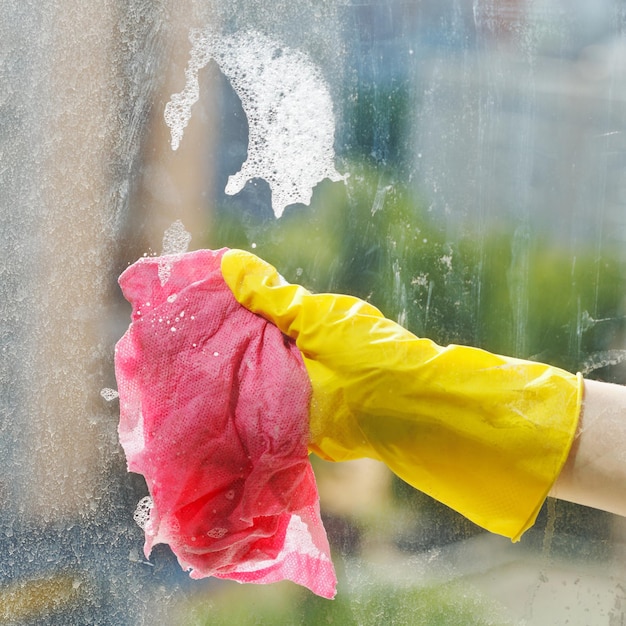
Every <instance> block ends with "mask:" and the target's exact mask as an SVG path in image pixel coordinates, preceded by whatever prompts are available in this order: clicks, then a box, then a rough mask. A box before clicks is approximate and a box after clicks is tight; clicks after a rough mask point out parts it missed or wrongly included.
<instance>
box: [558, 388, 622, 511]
mask: <svg viewBox="0 0 626 626" xmlns="http://www.w3.org/2000/svg"><path fill="white" fill-rule="evenodd" d="M550 495H551V496H553V497H555V498H559V499H562V500H568V501H570V502H576V503H578V504H583V505H585V506H590V507H594V508H597V509H601V510H604V511H609V512H611V513H616V514H618V515H624V516H626V387H623V386H621V385H614V384H610V383H603V382H598V381H593V380H585V386H584V397H583V408H582V412H581V416H580V421H579V424H578V430H577V433H576V439H575V441H574V444H573V446H572V449H571V451H570V454H569V457H568V460H567V463H566V464H565V466H564V468H563V471H562V472H561V474H560V476H559V478H558V479H557V481H556V483H555V485H554V487H553V489H552V491H551V492H550Z"/></svg>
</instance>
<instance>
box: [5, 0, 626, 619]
mask: <svg viewBox="0 0 626 626" xmlns="http://www.w3.org/2000/svg"><path fill="white" fill-rule="evenodd" d="M101 4H102V3H95V4H93V5H91V4H86V3H81V2H78V1H76V0H55V1H54V2H48V3H42V4H36V3H22V2H18V1H17V0H8V1H5V2H4V3H1V4H0V34H1V37H0V84H1V87H2V89H1V91H0V181H1V187H2V196H1V199H0V202H1V206H2V210H1V214H0V215H1V220H2V221H1V223H0V241H1V246H0V277H1V280H0V347H1V351H2V358H1V360H0V385H1V389H2V393H1V395H0V622H2V623H11V624H93V623H97V624H111V625H121V624H144V623H146V624H147V623H151V624H152V623H162V624H176V625H178V624H190V625H191V624H193V625H200V624H303V625H305V624H307V625H308V624H318V623H319V624H326V623H336V624H380V623H393V624H521V623H524V624H548V623H549V624H565V623H568V624H590V623H599V624H600V623H601V624H621V623H622V622H623V621H624V611H625V610H626V609H624V601H625V600H626V592H625V591H624V589H625V588H626V571H625V566H624V559H623V556H624V548H623V542H624V536H625V533H626V524H625V523H624V520H623V519H621V518H619V517H617V516H612V515H610V514H608V513H603V512H600V511H596V510H593V509H588V508H585V507H582V506H577V505H573V504H568V503H566V502H562V501H555V500H551V499H549V500H548V501H547V502H546V504H545V505H544V508H543V509H542V511H541V513H540V515H539V518H538V521H537V523H536V524H535V526H534V527H533V528H532V529H531V530H530V531H528V532H527V533H526V534H525V535H524V536H523V538H522V540H521V542H519V543H517V544H513V543H511V542H510V541H509V540H508V539H505V538H502V537H499V536H495V535H491V534H489V533H487V532H485V531H483V530H481V529H480V528H478V527H477V526H474V525H473V524H472V523H471V522H469V521H467V520H465V519H464V518H462V517H461V516H460V515H458V514H456V513H454V512H452V511H451V510H449V509H447V508H446V507H445V506H443V505H441V504H439V503H437V502H435V501H434V500H432V499H430V498H428V497H427V496H425V495H423V494H420V493H419V492H417V491H415V490H414V489H412V488H411V487H409V486H407V485H406V484H404V483H403V482H402V481H400V479H398V478H396V477H394V476H393V475H392V474H391V473H390V472H389V471H388V470H387V469H386V468H385V467H384V466H383V465H382V464H380V463H376V462H374V461H368V460H363V461H354V462H349V463H344V464H331V463H326V462H323V461H321V460H319V459H316V458H312V463H313V466H314V470H315V473H316V477H317V481H318V486H319V490H320V499H321V509H322V515H323V519H324V523H325V526H326V529H327V531H328V536H329V540H330V544H331V549H332V552H333V559H334V562H335V566H336V568H337V573H338V577H339V585H338V593H337V597H336V599H335V600H333V601H328V600H324V599H321V598H317V597H315V596H314V595H313V594H311V593H310V592H309V591H307V590H306V589H303V588H300V587H298V586H296V585H294V584H292V583H288V582H284V583H277V584H274V585H270V586H256V585H238V584H237V583H233V582H228V581H220V580H217V579H204V580H191V579H190V578H189V576H188V574H187V573H185V572H183V571H182V570H181V568H180V567H179V565H178V563H177V562H176V559H175V557H174V556H173V555H172V553H171V551H170V550H169V548H168V547H167V546H164V545H159V546H157V547H156V548H155V549H154V551H153V553H152V555H151V557H150V559H149V560H148V559H146V558H145V556H144V554H143V541H144V534H143V531H142V530H141V528H139V526H138V525H137V524H136V523H135V522H134V520H133V513H134V511H135V507H136V505H137V502H139V501H140V500H141V499H142V498H143V497H144V496H146V494H147V489H146V485H145V482H144V481H143V479H142V478H141V476H138V475H135V474H130V473H127V471H126V461H125V458H124V454H123V451H122V449H121V447H120V445H119V442H118V436H117V421H118V417H119V404H118V401H117V398H116V391H115V390H116V380H115V376H114V371H113V349H114V345H115V343H116V341H117V340H118V339H119V338H120V336H121V335H122V333H123V332H124V331H125V329H126V327H127V326H128V323H129V313H130V309H129V307H128V304H127V303H126V302H125V300H124V299H123V298H122V295H121V293H120V291H119V288H118V286H117V282H116V281H117V277H118V275H119V274H120V273H121V272H122V271H123V270H124V269H125V268H126V267H127V266H128V265H129V264H130V263H132V262H134V261H135V260H137V259H138V258H140V257H142V256H151V255H159V254H161V253H162V252H163V251H165V252H173V251H174V252H175V251H180V250H181V249H182V248H184V247H186V246H188V248H189V249H191V250H195V249H199V248H206V247H209V248H221V247H239V248H243V249H246V250H250V251H254V252H255V253H256V254H258V255H259V256H261V257H262V258H264V259H266V260H267V261H269V262H271V263H273V264H274V265H275V266H276V267H277V268H279V270H280V272H281V273H282V274H283V275H284V276H285V278H286V279H287V280H289V281H292V282H298V283H300V284H303V285H305V286H306V287H308V288H309V289H311V290H313V291H317V292H321V291H330V292H339V293H349V294H352V295H355V296H359V297H361V298H363V299H366V300H367V301H369V302H371V303H372V304H374V305H376V306H377V307H379V308H380V309H381V310H382V311H383V312H384V314H385V315H386V316H387V317H389V318H392V319H394V320H396V321H398V322H399V323H400V324H402V325H403V326H405V327H406V328H408V329H410V330H411V331H412V332H414V333H415V334H417V335H419V336H425V337H430V338H431V339H433V340H435V341H436V342H437V343H439V344H442V345H446V344H448V343H460V344H469V345H475V346H479V347H482V348H485V349H487V350H490V351H493V352H496V353H501V354H507V355H511V356H518V357H522V358H525V359H531V360H539V361H543V362H549V363H552V364H555V365H558V366H561V367H564V368H565V369H568V370H570V371H580V372H582V373H583V374H584V375H585V376H587V377H589V378H598V379H600V380H605V381H610V382H616V383H626V370H625V369H624V363H625V362H626V351H625V349H624V346H623V343H622V342H623V341H624V336H625V330H626V328H625V323H624V322H625V319H626V317H625V316H626V313H625V311H624V306H625V301H624V297H623V294H624V291H625V290H624V286H625V285H624V283H625V278H626V277H625V272H624V262H625V260H626V259H625V258H624V251H623V250H624V239H625V238H626V230H625V229H626V221H625V217H624V216H625V215H626V143H625V141H626V139H625V137H626V135H625V134H624V125H625V122H626V116H625V112H626V111H625V105H624V102H625V101H626V61H625V59H626V56H625V51H626V48H625V46H626V43H625V42H626V39H625V37H626V31H625V28H626V7H625V6H624V4H623V3H622V2H621V0H576V1H575V2H571V1H570V2H566V1H565V0H558V1H557V0H551V1H548V0H527V1H523V0H519V1H514V0H502V1H496V0H474V1H473V2H461V1H460V0H421V1H415V2H401V1H399V0H378V1H375V2H357V1H352V0H335V1H332V0H328V1H326V0H324V1H323V2H313V1H312V0H309V1H305V0H295V1H291V2H283V1H282V0H281V1H280V2H275V3H267V2H262V1H258V2H257V1H250V0H248V1H245V0H240V1H237V0H228V1H223V2H215V3H209V2H196V1H192V0H189V1H187V2H183V3H174V2H168V1H167V0H158V1H153V2H147V1H143V0H131V1H130V2H108V3H104V4H102V6H101ZM173 225H174V226H173ZM187 234H188V235H189V236H190V241H187Z"/></svg>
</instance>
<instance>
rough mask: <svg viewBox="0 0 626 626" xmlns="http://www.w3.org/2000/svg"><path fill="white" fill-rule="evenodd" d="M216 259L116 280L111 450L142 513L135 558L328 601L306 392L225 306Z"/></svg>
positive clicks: (168, 261)
mask: <svg viewBox="0 0 626 626" xmlns="http://www.w3.org/2000/svg"><path fill="white" fill-rule="evenodd" d="M223 252H224V251H223V250H221V251H211V250H198V251H196V252H190V253H186V254H180V255H171V256H164V257H145V258H142V259H140V260H139V261H137V263H135V264H134V265H132V266H130V267H129V268H128V269H127V270H126V271H125V272H124V273H123V274H122V276H121V277H120V285H121V287H122V291H123V293H124V296H125V297H126V298H127V299H128V300H129V302H130V303H131V305H132V322H131V324H130V327H129V328H128V331H127V332H126V333H125V334H124V336H123V337H122V338H121V339H120V341H119V342H118V344H117V346H116V350H115V370H116V376H117V383H118V392H119V396H120V424H119V437H120V442H121V444H122V447H123V448H124V451H125V453H126V458H127V462H128V469H129V471H132V472H137V473H140V474H143V476H144V477H145V479H146V483H147V485H148V489H149V492H150V495H151V497H152V500H153V508H152V509H151V510H150V514H149V519H148V520H147V523H146V526H145V533H146V542H145V553H146V556H149V555H150V552H151V550H152V547H153V546H154V545H155V544H158V543H167V544H169V546H170V547H171V549H172V550H173V552H174V553H175V554H176V556H177V558H178V561H179V563H180V564H181V566H182V567H183V568H184V569H186V570H191V573H190V575H191V577H192V578H201V577H205V576H217V577H220V578H231V579H234V580H237V581H240V582H255V583H269V582H275V581H278V580H282V579H288V580H292V581H294V582H296V583H298V584H301V585H304V586H306V587H308V588H309V589H311V591H313V592H314V593H316V594H318V595H320V596H323V597H326V598H332V597H333V596H334V595H335V586H336V578H335V573H334V569H333V566H332V562H331V560H330V549H329V546H328V540H327V538H326V533H325V531H324V527H323V525H322V521H321V518H320V512H319V498H318V492H317V486H316V484H315V477H314V475H313V471H312V468H311V465H310V462H309V459H308V452H307V442H308V407H309V399H310V394H311V385H310V381H309V379H308V376H307V373H306V370H305V367H304V364H303V362H302V357H301V355H300V353H299V351H298V350H297V348H296V347H295V345H294V344H293V342H291V341H290V340H288V339H286V338H285V337H284V336H283V335H282V334H281V332H280V331H279V330H278V329H277V328H276V327H275V326H273V325H272V324H270V323H269V322H267V321H266V320H264V319H262V318H261V317H258V316H257V315H254V314H253V313H251V312H249V311H248V310H247V309H245V308H244V307H242V306H240V305H239V304H238V303H237V301H236V300H235V298H234V297H233V295H232V293H231V292H230V290H229V289H228V287H227V285H226V283H225V282H224V280H223V278H222V274H221V271H220V259H221V257H222V255H223Z"/></svg>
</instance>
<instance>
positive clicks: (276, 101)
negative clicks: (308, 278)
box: [165, 29, 345, 217]
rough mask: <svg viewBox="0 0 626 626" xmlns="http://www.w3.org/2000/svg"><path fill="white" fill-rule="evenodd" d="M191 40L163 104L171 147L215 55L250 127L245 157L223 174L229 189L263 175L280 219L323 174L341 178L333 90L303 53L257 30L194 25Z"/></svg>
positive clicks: (308, 198)
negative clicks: (175, 87)
mask: <svg viewBox="0 0 626 626" xmlns="http://www.w3.org/2000/svg"><path fill="white" fill-rule="evenodd" d="M190 40H191V42H192V50H191V56H190V60H189V64H188V66H187V69H186V70H185V77H186V85H185V88H184V89H183V91H181V92H180V93H177V94H173V95H172V97H171V99H170V101H169V102H168V104H167V105H166V107H165V122H166V124H167V125H168V126H169V128H170V131H171V139H172V149H174V150H176V149H177V148H178V146H179V144H180V141H181V139H182V137H183V132H184V129H185V127H186V126H187V123H188V122H189V119H190V117H191V107H192V105H193V104H194V103H195V102H196V101H197V100H198V98H199V93H200V90H199V84H198V71H199V70H200V69H202V68H203V67H204V66H205V65H206V64H207V63H208V62H209V60H210V59H213V60H214V61H215V62H216V63H217V64H218V66H219V68H220V70H221V71H222V72H223V73H224V75H225V76H226V77H227V78H228V79H229V81H230V83H231V85H232V87H233V89H234V90H235V92H236V93H237V95H238V96H239V98H240V100H241V104H242V107H243V110H244V112H245V114H246V116H247V118H248V126H249V145H248V158H247V159H246V161H245V162H244V164H243V165H242V167H241V170H240V171H239V172H237V173H236V174H234V175H232V176H231V177H230V178H229V179H228V183H227V185H226V189H225V191H226V193H227V194H229V195H234V194H236V193H238V192H239V191H241V190H242V189H243V187H244V185H245V184H246V182H247V181H248V180H250V179H252V178H263V179H264V180H266V181H267V182H268V183H269V185H270V188H271V190H272V208H273V210H274V213H275V215H276V217H280V216H281V215H282V214H283V211H284V210H285V207H286V206H288V205H290V204H296V203H302V204H309V203H310V201H311V196H312V194H313V188H314V187H315V185H317V184H318V183H319V182H320V181H322V180H324V179H325V178H328V179H330V180H332V181H340V180H344V179H345V176H342V175H341V174H339V173H338V172H337V170H336V169H335V166H334V159H335V152H334V145H333V144H334V138H335V117H334V114H333V107H332V100H331V97H330V93H329V90H328V87H327V86H326V82H325V80H324V78H323V76H322V74H321V72H320V71H319V69H318V68H317V67H316V66H315V65H314V63H313V62H312V61H311V60H310V59H309V57H308V56H307V55H305V54H304V53H302V52H300V51H298V50H294V49H292V48H289V47H287V46H283V45H281V44H279V43H277V42H276V41H274V40H272V39H270V38H268V37H266V36H265V35H262V34H261V33H258V32H254V31H248V32H244V33H240V34H236V35H230V36H222V35H218V34H216V33H215V32H214V31H212V30H210V29H209V30H196V29H194V30H192V31H191V34H190Z"/></svg>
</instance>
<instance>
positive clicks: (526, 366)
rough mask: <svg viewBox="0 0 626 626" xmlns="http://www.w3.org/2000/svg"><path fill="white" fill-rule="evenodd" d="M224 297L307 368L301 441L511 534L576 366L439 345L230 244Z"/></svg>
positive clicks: (558, 438) (530, 512)
mask: <svg viewBox="0 0 626 626" xmlns="http://www.w3.org/2000/svg"><path fill="white" fill-rule="evenodd" d="M222 273H223V275H224V279H225V280H226V283H227V284H228V286H229V287H230V289H231V290H232V292H233V294H234V296H235V298H236V299H237V300H238V301H239V302H240V303H241V304H242V305H243V306H245V307H246V308H248V309H249V310H251V311H253V312H255V313H257V314H259V315H262V316H263V317H265V318H266V319H268V320H269V321H270V322H272V323H274V324H275V325H276V326H277V327H278V328H279V329H280V330H281V331H282V332H283V333H285V334H286V335H288V336H289V337H291V338H292V339H293V340H295V342H296V345H297V346H298V348H299V350H300V351H301V353H302V355H303V358H304V363H305V366H306V368H307V372H308V374H309V377H310V379H311V384H312V388H313V398H312V401H311V409H310V423H309V427H310V435H311V439H310V446H309V448H310V450H311V451H313V452H315V453H317V454H319V455H320V456H322V457H323V458H325V459H328V460H334V461H341V460H348V459H353V458H359V457H370V458H374V459H379V460H381V461H383V462H385V463H386V464H387V465H388V466H389V467H390V468H391V469H392V470H393V471H394V472H395V473H396V474H398V476H400V477H401V478H402V479H403V480H405V481H406V482H408V483H410V484H411V485H413V486H414V487H416V488H417V489H420V490H421V491H423V492H425V493H427V494H429V495H431V496H432V497H434V498H436V499H437V500H439V501H441V502H443V503H445V504H447V505H448V506H450V507H451V508H453V509H455V510H457V511H459V512H460V513H462V514H463V515H465V516H466V517H468V518H469V519H471V520H472V521H474V522H475V523H477V524H479V525H481V526H483V527H484V528H487V529H488V530H490V531H492V532H495V533H499V534H502V535H505V536H507V537H510V538H512V539H513V540H517V539H519V537H520V536H521V534H522V533H523V532H524V531H525V530H526V529H527V528H529V527H530V526H531V525H532V524H533V523H534V520H535V518H536V516H537V514H538V512H539V509H540V507H541V505H542V503H543V501H544V500H545V498H546V496H547V494H548V492H549V490H550V488H551V487H552V485H553V483H554V481H555V480H556V477H557V476H558V475H559V473H560V471H561V469H562V467H563V465H564V463H565V460H566V459H567V455H568V453H569V449H570V447H571V443H572V441H573V438H574V434H575V431H576V427H577V423H578V417H579V414H580V407H581V401H582V377H581V376H575V375H573V374H570V373H569V372H566V371H564V370H560V369H558V368H554V367H551V366H548V365H544V364H541V363H535V362H530V361H523V360H519V359H512V358H508V357H503V356H499V355H494V354H491V353H489V352H486V351H484V350H480V349H477V348H471V347H467V346H454V345H451V346H448V347H440V346H438V345H436V344H435V343H433V342H432V341H430V340H428V339H421V338H418V337H416V336H415V335H413V334H412V333H410V332H409V331H407V330H406V329H404V328H402V327H401V326H399V325H398V324H396V323H395V322H392V321H391V320H388V319H386V318H385V317H383V315H382V313H381V312H380V311H378V309H376V308H375V307H373V306H372V305H370V304H368V303H366V302H363V301H361V300H359V299H357V298H354V297H352V296H344V295H335V294H311V293H310V292H308V291H307V290H306V289H304V288H302V287H299V286H297V285H289V284H286V283H285V281H284V280H282V278H281V277H280V276H279V274H278V272H277V271H276V270H275V269H274V268H273V267H272V266H271V265H269V264H267V263H265V262H264V261H262V260H261V259H259V258H258V257H256V256H255V255H253V254H250V253H247V252H243V251H239V250H232V251H228V252H227V253H226V254H225V255H224V256H223V258H222Z"/></svg>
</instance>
